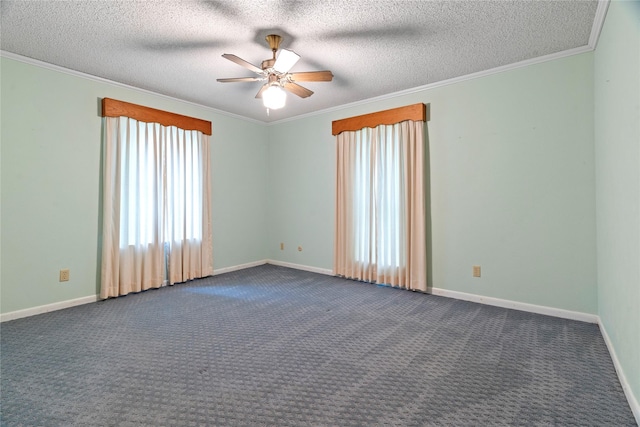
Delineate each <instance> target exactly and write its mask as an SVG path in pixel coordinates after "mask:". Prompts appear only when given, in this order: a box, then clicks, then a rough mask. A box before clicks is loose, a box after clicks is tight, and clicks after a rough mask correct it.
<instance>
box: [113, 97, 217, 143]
mask: <svg viewBox="0 0 640 427" xmlns="http://www.w3.org/2000/svg"><path fill="white" fill-rule="evenodd" d="M121 116H124V117H130V118H132V119H135V120H139V121H141V122H147V123H160V124H161V125H163V126H175V127H178V128H180V129H185V130H198V131H200V132H202V133H204V134H205V135H211V122H209V121H206V120H202V119H196V118H194V117H189V116H183V115H180V114H175V113H169V112H168V111H162V110H156V109H155V108H150V107H144V106H142V105H137V104H131V103H129V102H124V101H118V100H116V99H111V98H102V117H121Z"/></svg>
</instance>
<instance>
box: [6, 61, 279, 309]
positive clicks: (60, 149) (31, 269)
mask: <svg viewBox="0 0 640 427" xmlns="http://www.w3.org/2000/svg"><path fill="white" fill-rule="evenodd" d="M0 67H1V69H0V73H1V74H0V76H1V87H0V90H1V94H2V99H1V112H2V116H1V133H0V140H1V143H2V145H1V153H0V155H1V169H0V170H1V174H2V177H1V180H0V182H1V191H2V207H1V218H2V224H1V236H2V242H1V270H2V272H1V276H0V277H1V279H0V280H1V291H0V292H1V294H0V296H1V299H2V301H1V304H0V311H1V312H2V313H7V312H11V311H15V310H20V309H24V308H30V307H37V306H40V305H45V304H50V303H54V302H60V301H66V300H70V299H74V298H80V297H85V296H90V295H95V294H96V293H97V290H98V286H99V284H98V278H99V272H98V268H99V260H98V247H99V241H98V239H99V234H100V214H99V211H100V209H99V207H100V197H101V195H100V173H101V172H100V163H101V158H100V155H101V118H100V117H99V116H98V105H99V100H100V99H101V98H103V97H111V98H116V99H120V100H123V101H129V102H134V103H138V104H142V105H148V106H152V107H154V108H159V109H164V110H168V111H172V112H176V113H179V114H185V115H191V116H195V117H199V118H203V119H206V120H211V121H212V124H213V136H212V139H211V141H212V165H213V174H212V175H213V176H212V181H213V182H212V186H213V198H214V201H213V231H214V267H215V268H216V269H219V268H223V267H228V266H234V265H238V264H243V263H247V262H252V261H255V260H259V259H264V258H265V256H266V249H265V246H264V242H265V240H266V227H265V225H266V224H265V219H266V218H265V207H264V206H265V203H266V194H267V188H266V185H267V183H266V181H265V179H264V177H265V176H266V175H267V172H266V162H265V160H264V159H265V158H266V156H267V138H266V136H265V132H264V125H262V124H259V123H253V122H249V121H246V120H239V119H234V118H230V117H228V116H225V115H221V114H218V113H215V112H214V111H213V110H210V109H205V108H200V107H197V106H194V105H191V104H188V103H183V102H178V101H175V100H171V99H167V98H164V97H160V96H156V95H153V94H149V93H146V92H142V91H137V90H133V89H128V88H124V87H120V86H116V85H112V84H108V83H101V82H98V81H95V80H90V79H86V78H81V77H77V76H72V75H69V74H65V73H61V72H57V71H52V70H50V69H45V68H42V67H38V66H33V65H29V64H25V63H22V62H19V61H15V60H12V59H8V58H5V57H3V58H1V60H0ZM61 268H69V269H70V270H71V280H70V281H69V282H63V283H60V282H58V271H59V270H60V269H61Z"/></svg>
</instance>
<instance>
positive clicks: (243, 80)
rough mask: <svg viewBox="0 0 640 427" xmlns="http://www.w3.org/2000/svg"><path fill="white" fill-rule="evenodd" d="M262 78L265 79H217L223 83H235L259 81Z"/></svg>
mask: <svg viewBox="0 0 640 427" xmlns="http://www.w3.org/2000/svg"><path fill="white" fill-rule="evenodd" d="M261 80H265V78H264V77H234V78H231V79H217V81H219V82H222V83H233V82H259V81H261Z"/></svg>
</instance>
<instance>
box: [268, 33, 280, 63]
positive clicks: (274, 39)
mask: <svg viewBox="0 0 640 427" xmlns="http://www.w3.org/2000/svg"><path fill="white" fill-rule="evenodd" d="M265 39H266V40H267V43H269V47H270V48H271V51H272V52H273V59H276V52H277V51H278V49H279V48H280V43H281V42H282V36H279V35H277V34H269V35H268V36H267V37H265Z"/></svg>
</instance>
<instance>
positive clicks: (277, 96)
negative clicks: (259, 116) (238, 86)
mask: <svg viewBox="0 0 640 427" xmlns="http://www.w3.org/2000/svg"><path fill="white" fill-rule="evenodd" d="M286 102H287V93H286V92H285V91H284V89H282V88H281V87H280V86H278V85H271V86H269V87H268V88H267V89H266V90H265V91H264V92H262V103H263V104H264V106H265V107H266V108H268V109H270V110H277V109H279V108H282V107H284V104H285V103H286Z"/></svg>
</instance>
